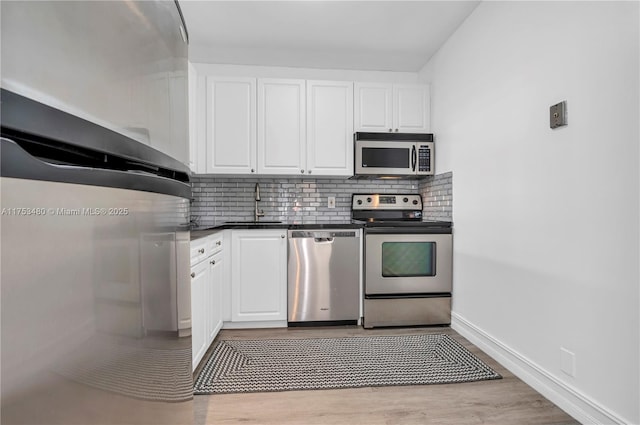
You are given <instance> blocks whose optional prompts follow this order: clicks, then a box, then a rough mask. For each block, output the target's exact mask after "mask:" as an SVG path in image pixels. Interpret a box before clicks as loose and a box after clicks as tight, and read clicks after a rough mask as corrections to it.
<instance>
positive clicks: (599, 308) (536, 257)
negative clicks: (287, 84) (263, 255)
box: [2, 2, 640, 423]
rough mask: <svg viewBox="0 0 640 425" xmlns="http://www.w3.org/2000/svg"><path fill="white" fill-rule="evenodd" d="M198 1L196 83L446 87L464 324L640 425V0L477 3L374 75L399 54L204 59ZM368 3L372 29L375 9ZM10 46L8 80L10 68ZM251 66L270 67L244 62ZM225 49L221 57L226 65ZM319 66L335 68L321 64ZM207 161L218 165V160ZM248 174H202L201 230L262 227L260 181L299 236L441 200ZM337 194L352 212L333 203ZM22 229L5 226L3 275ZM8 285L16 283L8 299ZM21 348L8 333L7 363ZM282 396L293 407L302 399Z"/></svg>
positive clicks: (538, 375)
mask: <svg viewBox="0 0 640 425" xmlns="http://www.w3.org/2000/svg"><path fill="white" fill-rule="evenodd" d="M3 3H4V2H3ZM183 3H185V4H183ZM304 3H306V2H301V3H299V4H298V3H293V4H292V5H296V7H303V5H304ZM411 3H416V2H411ZM417 3H421V2H417ZM432 3H434V4H435V5H438V4H441V5H443V7H444V2H442V3H439V2H432ZM472 3H475V2H472ZM180 4H181V6H182V9H183V13H184V15H185V20H186V23H187V28H188V30H189V32H190V38H191V40H190V46H189V60H190V61H191V62H192V72H193V71H194V70H195V73H196V75H197V76H198V79H202V78H204V79H205V84H206V78H207V77H206V76H220V77H232V78H247V79H249V78H250V79H256V81H257V79H260V78H262V79H276V78H277V79H298V80H300V79H302V80H312V81H319V80H321V81H351V82H377V83H386V84H407V85H426V84H428V85H429V87H430V108H431V111H430V114H429V118H430V121H431V124H430V129H429V131H428V132H430V133H433V134H434V135H435V143H436V148H435V149H436V155H435V158H436V163H435V170H436V175H437V176H440V177H436V178H442V179H444V182H443V183H442V184H443V185H445V186H446V185H449V186H450V187H451V193H446V194H445V196H447V199H444V200H435V202H445V203H446V202H450V204H449V205H445V206H444V211H439V213H441V214H442V215H440V216H438V217H435V218H437V219H447V218H449V219H450V220H452V221H453V223H454V245H453V293H452V300H453V305H452V313H451V328H452V329H453V330H454V331H455V332H457V333H459V334H460V335H462V336H463V337H464V338H466V339H468V340H469V341H470V342H471V343H473V344H474V345H475V346H477V347H479V348H480V349H481V350H483V351H485V352H486V353H487V354H489V355H490V356H491V357H492V358H493V359H495V360H497V361H498V362H499V363H500V364H501V365H503V366H505V367H506V368H507V369H508V370H510V371H511V372H513V373H514V374H515V375H517V376H518V377H519V378H520V379H522V380H523V381H525V382H526V383H527V384H529V385H531V386H532V387H533V388H534V389H535V390H537V391H539V392H540V393H542V394H543V395H544V396H545V397H547V398H548V399H549V400H551V401H552V402H553V403H555V404H556V405H558V406H560V407H561V408H562V409H564V410H565V411H566V412H568V413H569V414H571V415H572V416H573V417H574V418H576V419H577V420H579V421H580V422H583V423H639V422H640V412H638V402H637V400H638V398H639V397H640V395H639V378H640V372H639V370H638V363H639V362H638V358H639V351H638V350H639V348H640V347H639V346H640V341H639V334H640V332H639V331H638V326H639V319H638V310H639V308H638V307H639V301H640V300H639V296H638V192H639V191H638V184H639V179H638V171H637V170H638V161H639V158H638V142H637V141H638V3H637V2H602V3H596V2H553V3H551V2H549V3H546V2H544V3H538V2H479V4H472V5H471V6H470V7H469V9H468V10H467V14H466V15H465V16H464V18H465V19H463V20H461V21H460V22H459V26H457V27H456V28H453V29H455V31H452V32H451V33H450V34H447V36H446V37H445V38H444V39H443V40H442V42H441V46H439V50H438V49H437V53H435V54H434V55H433V56H431V57H430V59H429V58H427V57H425V58H418V59H419V61H418V62H419V63H417V64H414V65H411V66H412V68H410V69H411V71H406V70H393V69H387V70H382V71H380V70H376V71H372V70H370V69H369V68H366V67H365V65H366V64H367V60H369V61H373V59H372V58H371V57H372V56H373V57H375V56H380V55H381V53H375V54H371V55H370V56H369V57H368V58H367V56H366V55H362V56H360V59H359V60H360V62H357V61H356V64H358V63H359V67H358V66H356V65H355V64H354V63H353V62H352V63H348V60H351V61H355V59H354V56H355V55H353V54H348V53H345V52H344V51H342V50H340V49H339V46H335V45H333V47H332V49H333V50H332V52H330V54H322V53H321V52H320V53H319V52H314V51H309V50H307V49H305V47H304V46H303V47H300V46H299V45H295V44H294V45H293V47H292V46H289V47H288V48H289V49H290V52H289V55H287V57H288V58H295V60H296V61H297V62H295V63H293V62H288V63H285V61H284V60H280V61H276V60H275V59H273V58H274V57H278V56H282V55H277V54H276V53H278V52H274V51H272V52H271V53H273V56H272V57H269V56H268V55H267V53H268V52H269V50H268V49H267V48H266V47H265V46H262V45H259V44H257V45H256V46H257V47H256V48H253V49H252V48H251V47H250V46H249V47H247V46H244V47H242V48H238V49H237V50H235V51H234V50H233V49H232V48H231V47H224V46H217V47H216V46H206V45H200V46H198V44H197V42H196V39H195V35H194V31H195V29H194V27H195V22H194V23H193V24H192V23H191V21H195V19H196V18H195V17H193V14H191V15H190V14H189V2H180ZM327 4H329V5H330V4H332V3H327ZM267 5H268V2H265V4H264V5H263V7H264V8H265V9H260V8H258V7H257V6H256V5H255V4H253V5H251V7H248V6H247V5H245V6H243V2H240V3H239V4H237V5H233V4H232V2H229V3H227V4H225V3H221V4H220V5H218V6H219V7H223V8H224V9H219V12H218V15H217V16H218V17H217V18H216V17H207V19H209V20H212V19H218V20H219V21H216V25H213V24H211V27H219V28H224V22H220V21H224V20H229V21H230V22H229V25H232V21H233V20H231V19H230V18H229V17H230V16H236V17H237V16H246V17H248V18H251V19H247V20H246V21H247V22H245V24H249V25H255V22H259V20H257V19H258V18H256V15H255V14H259V13H260V12H262V16H263V18H264V20H265V23H268V22H269V21H268V19H267V18H268V17H270V16H272V15H278V13H277V12H278V9H277V7H276V6H275V5H269V6H267ZM403 6H406V5H403ZM2 7H3V8H2V13H3V15H2V19H3V40H6V38H5V37H4V36H5V28H7V27H6V26H5V21H4V20H5V18H6V14H5V10H6V9H5V6H4V5H3V6H2ZM243 7H244V8H243ZM308 7H313V3H310V4H309V5H308ZM327 7H328V6H327ZM334 7H335V5H334ZM356 7H358V8H359V10H360V13H361V14H363V15H362V16H365V15H364V12H363V11H362V8H363V7H364V5H362V4H360V5H358V6H356ZM414 7H419V6H417V5H414ZM460 7H462V6H460ZM234 8H238V9H237V10H236V9H234ZM391 9H393V10H394V11H395V10H396V9H401V8H400V6H398V5H396V6H394V7H393V8H391ZM288 13H289V12H288ZM318 13H319V11H317V10H314V13H311V15H312V16H316V15H317V14H318ZM388 13H390V14H391V13H392V12H391V10H390V11H389V12H388ZM245 14H246V15H245ZM409 15H411V13H409ZM281 16H285V17H286V16H287V15H286V13H284V14H283V15H281ZM336 16H342V17H344V16H353V15H336ZM394 18H396V19H400V18H398V17H395V15H394ZM405 19H407V18H406V17H405ZM425 19H426V18H425ZM275 22H277V23H278V25H284V24H282V23H281V22H280V21H278V20H276V21H275ZM365 22H366V20H365ZM359 23H360V24H363V22H362V21H359ZM233 24H234V25H240V24H239V23H238V22H235V23H233ZM299 25H300V27H297V28H296V29H297V31H299V32H300V33H301V34H304V30H305V26H304V25H306V26H308V27H309V28H313V27H312V26H310V25H311V24H310V23H309V21H308V20H307V21H305V20H301V21H300V23H299ZM238 28H239V27H238ZM239 32H240V33H242V34H246V33H249V31H248V30H247V31H245V32H242V31H239ZM254 42H255V43H257V41H254ZM4 43H5V41H3V63H2V66H3V75H4V74H5V73H6V70H5V69H6V68H5V67H7V66H9V65H10V64H7V62H6V59H5V54H6V53H5V50H6V46H5V44H4ZM549 46H557V47H555V48H550V47H549ZM249 53H253V54H255V56H253V57H252V58H251V60H252V61H253V62H248V59H247V58H246V57H243V56H242V55H243V54H245V55H248V54H249ZM209 54H211V55H213V54H216V55H218V56H215V57H217V58H219V59H217V60H216V61H215V62H208V61H207V60H205V59H206V57H207V55H209ZM234 55H235V56H234ZM318 58H326V59H325V60H326V65H324V66H322V65H320V64H318V62H314V60H319V59H318ZM394 58H395V59H394V60H393V61H392V62H394V63H396V62H399V61H400V59H399V58H397V57H394ZM340 59H341V60H343V61H344V62H341V64H342V65H341V66H339V64H338V63H337V62H338V61H339V60H340ZM289 60H292V59H289ZM345 68H346V69H345ZM378 69H380V68H378ZM103 77H106V76H103ZM189 81H190V82H191V81H192V80H191V79H190V80H189ZM3 88H4V83H3ZM196 89H197V82H196ZM105 98H108V97H105ZM563 100H566V101H567V109H568V113H567V115H568V125H567V126H564V127H560V128H557V129H553V130H552V129H550V128H549V107H550V106H551V105H554V104H556V103H558V102H561V101H563ZM201 101H204V102H206V99H201ZM601 105H602V106H601ZM604 105H607V107H604ZM194 106H195V110H196V111H201V110H203V109H202V108H198V105H197V104H196V105H194ZM193 118H197V117H193ZM189 119H192V114H190V115H189ZM204 121H206V119H205V120H204ZM192 124H193V125H196V126H197V119H196V121H195V122H193V123H192ZM354 131H355V130H354ZM191 140H192V143H193V144H194V146H195V148H196V149H198V148H199V147H200V146H202V145H201V144H200V145H199V144H198V138H197V137H196V138H195V139H193V138H192V139H191ZM3 152H4V151H3ZM191 152H196V150H195V149H193V148H192V149H191ZM3 155H4V153H3ZM194 159H195V161H196V162H197V161H204V166H205V167H206V166H207V165H206V160H207V157H206V155H203V154H200V153H199V154H198V155H196V156H195V157H194ZM184 161H187V162H188V159H186V158H185V159H184ZM198 166H199V165H198V164H196V165H195V167H196V168H197V167H198ZM200 166H201V164H200ZM305 170H306V167H305ZM227 174H228V173H227ZM232 174H236V176H234V177H231V176H227V175H224V176H214V175H211V174H209V173H207V172H206V171H205V172H198V173H196V176H192V177H190V179H191V181H192V190H193V203H192V204H191V218H192V219H193V220H195V221H197V222H198V224H199V225H200V226H201V227H210V226H215V225H218V224H220V223H222V222H224V221H240V220H245V221H247V220H252V219H253V214H254V212H255V184H256V183H259V184H260V187H261V194H260V197H261V201H259V207H258V208H259V209H262V210H263V212H264V214H265V216H264V217H261V218H260V220H264V221H283V222H286V223H293V222H299V223H313V222H317V221H319V220H318V219H317V216H319V215H321V216H322V217H323V218H322V220H321V221H325V218H326V217H336V218H335V221H341V220H344V219H347V218H348V217H349V214H350V210H349V205H350V201H351V194H352V193H401V192H407V193H421V194H422V195H423V199H425V200H426V199H427V198H428V196H429V193H430V188H428V187H427V185H428V184H429V183H427V180H417V181H404V180H402V181H399V182H386V181H385V182H376V181H368V180H367V181H361V180H347V178H346V177H344V178H337V177H328V178H317V179H316V178H310V177H308V176H305V177H304V178H302V177H297V178H293V177H281V176H280V177H271V176H263V175H260V176H257V177H247V176H244V177H238V176H237V174H240V173H232ZM605 176H606V178H603V177H605ZM446 190H447V191H448V190H449V189H446ZM3 193H6V192H4V187H3ZM282 193H287V194H291V195H293V196H290V197H289V196H287V197H283V196H281V194H282ZM220 195H221V196H220ZM331 196H334V197H335V208H329V206H328V203H329V197H331ZM435 196H442V195H435ZM225 197H227V198H230V199H225ZM6 199H7V198H5V196H4V195H3V207H5V206H10V207H21V206H22V205H6ZM232 199H236V201H235V204H233V202H234V201H233V200H232ZM229 202H231V203H232V205H227V204H226V203H229ZM286 202H290V204H287V205H285V206H284V207H279V205H278V204H280V203H286ZM316 204H318V205H316ZM425 204H426V201H425ZM424 212H425V215H427V214H430V213H432V212H433V211H430V210H428V207H425V208H424ZM3 218H4V217H3ZM605 220H606V226H605V225H604V222H605ZM6 229H7V227H5V223H4V222H3V248H4V249H3V270H6V267H7V266H6V265H5V261H6V260H5V258H4V256H5V255H6V254H5V252H6V250H7V245H6V244H5V241H6V239H4V237H5V235H6V232H7V230H6ZM226 242H227V240H226V239H225V240H224V241H223V242H222V243H226ZM214 244H215V241H214ZM601 244H602V245H601ZM232 246H233V244H232ZM600 246H602V248H601V247H600ZM38 254H40V255H42V256H43V257H46V255H47V253H46V252H38ZM232 258H233V257H232ZM223 261H224V260H223ZM6 276H7V275H5V272H4V271H3V286H4V287H5V288H6V286H5V283H6V281H5V278H6ZM3 292H4V290H3ZM3 299H5V297H4V296H3ZM5 308H6V306H5V305H4V303H3V312H4V311H5ZM365 320H366V318H365ZM4 321H5V317H4V313H3V323H4ZM304 331H305V330H304V329H303V330H299V331H298V330H296V332H304ZM237 332H240V331H237ZM252 332H253V331H252ZM272 332H276V331H275V330H274V331H272ZM373 332H378V331H373ZM397 332H402V331H397ZM4 333H5V330H4V329H3V334H4ZM6 344H8V343H7V342H5V340H4V338H3V359H4V353H5V347H6V346H7V345H6ZM3 361H4V360H3ZM3 376H5V368H4V366H3ZM3 381H4V379H3ZM438 387H439V386H431V387H430V388H429V391H431V392H437V390H438ZM451 391H453V392H455V391H456V390H455V388H454V389H452V390H451ZM460 391H462V390H460ZM358 394H359V395H358V397H365V395H363V394H364V393H358ZM276 395H278V394H276ZM279 396H280V397H285V398H286V400H289V401H291V402H292V403H294V401H295V400H297V399H298V398H297V397H299V396H298V395H295V394H294V393H280V395H279ZM450 396H451V397H454V396H453V395H450ZM332 397H335V398H336V399H337V400H339V399H340V395H334V396H332ZM3 398H4V397H3ZM235 398H236V399H238V398H240V396H235ZM275 399H277V398H275ZM275 399H274V398H272V400H275ZM253 400H257V399H253ZM274 402H275V401H274ZM337 402H338V401H336V403H337ZM353 403H357V401H353ZM213 404H215V401H214V402H213ZM330 406H331V405H330ZM334 406H335V405H334ZM245 407H246V406H245ZM287 407H288V408H292V407H291V405H288V406H287ZM329 409H331V407H329ZM414 419H415V418H414ZM398 422H400V421H398ZM407 422H411V421H410V420H407ZM413 422H414V423H415V422H419V423H424V422H426V420H424V418H423V420H422V421H420V420H417V419H416V420H414V421H413ZM443 422H444V420H443ZM454 422H455V421H454ZM459 422H461V420H459V421H458V423H459ZM489 422H490V420H489ZM540 423H543V422H540Z"/></svg>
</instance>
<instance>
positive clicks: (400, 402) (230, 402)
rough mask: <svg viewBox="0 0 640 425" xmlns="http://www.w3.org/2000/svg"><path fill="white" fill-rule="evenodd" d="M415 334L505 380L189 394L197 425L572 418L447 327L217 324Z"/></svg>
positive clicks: (255, 335) (265, 334)
mask: <svg viewBox="0 0 640 425" xmlns="http://www.w3.org/2000/svg"><path fill="white" fill-rule="evenodd" d="M421 333H445V334H448V335H451V336H452V337H453V338H455V339H456V340H457V341H458V342H460V343H461V344H462V345H464V346H465V347H466V348H467V349H468V350H469V351H471V352H472V353H474V354H475V355H476V356H478V357H479V358H480V359H482V360H483V361H484V362H485V363H487V364H488V365H489V366H491V367H492V368H493V369H494V370H495V371H496V372H498V373H499V374H501V375H502V377H503V379H500V380H494V381H481V382H470V383H460V384H444V385H415V386H399V387H376V388H353V389H339V390H318V391H286V392H275V393H251V394H221V395H211V396H195V398H194V412H195V418H194V419H195V424H197V425H204V424H300V425H312V424H349V425H355V424H366V425H374V424H442V425H445V424H456V425H461V424H496V425H497V424H509V425H524V424H547V425H552V424H553V425H560V424H562V425H569V424H577V423H578V422H577V421H575V420H574V419H573V418H571V417H570V416H569V415H567V414H566V413H564V412H563V411H562V410H561V409H560V408H558V407H557V406H555V405H554V404H553V403H551V402H550V401H549V400H547V399H546V398H544V397H543V396H542V395H540V394H539V393H537V392H536V391H535V390H533V389H532V388H531V387H529V386H528V385H526V384H525V383H524V382H522V381H521V380H520V379H518V378H516V377H515V376H514V375H513V374H511V373H510V372H509V371H507V370H506V369H505V368H503V367H502V366H500V365H499V364H498V363H497V362H495V361H494V360H493V359H492V358H491V357H489V356H487V355H486V354H484V353H483V352H482V351H480V350H479V349H478V348H477V347H475V346H474V345H472V344H471V343H470V342H469V341H467V340H466V339H465V338H463V337H462V336H460V335H459V334H458V333H456V332H455V331H453V330H451V329H450V328H448V327H446V328H403V329H374V330H365V329H363V328H361V327H356V326H350V327H323V328H302V329H301V328H287V329H251V330H223V331H221V332H220V334H219V336H218V338H222V339H274V338H319V337H345V336H352V335H358V336H365V335H400V334H421ZM205 358H206V356H205ZM197 372H198V371H196V373H197Z"/></svg>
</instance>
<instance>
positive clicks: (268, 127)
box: [258, 79, 306, 174]
mask: <svg viewBox="0 0 640 425" xmlns="http://www.w3.org/2000/svg"><path fill="white" fill-rule="evenodd" d="M305 118H306V117H305V81H304V80H282V79H259V80H258V173H260V174H301V173H304V169H305V165H304V163H305V156H306V155H305V137H306V134H305Z"/></svg>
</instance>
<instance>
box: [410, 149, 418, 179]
mask: <svg viewBox="0 0 640 425" xmlns="http://www.w3.org/2000/svg"><path fill="white" fill-rule="evenodd" d="M416 155H417V154H416V146H415V145H413V146H411V170H412V171H413V172H414V173H415V171H416V160H417V157H416Z"/></svg>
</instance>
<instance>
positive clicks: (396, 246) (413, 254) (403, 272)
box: [382, 242, 436, 277]
mask: <svg viewBox="0 0 640 425" xmlns="http://www.w3.org/2000/svg"><path fill="white" fill-rule="evenodd" d="M435 275H436V243H435V242H383V243H382V276H383V277H416V276H435Z"/></svg>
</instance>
